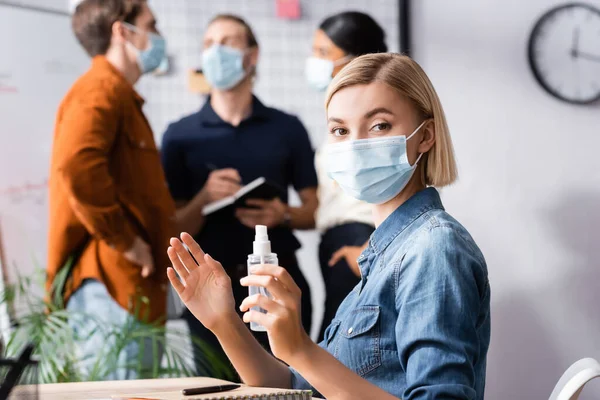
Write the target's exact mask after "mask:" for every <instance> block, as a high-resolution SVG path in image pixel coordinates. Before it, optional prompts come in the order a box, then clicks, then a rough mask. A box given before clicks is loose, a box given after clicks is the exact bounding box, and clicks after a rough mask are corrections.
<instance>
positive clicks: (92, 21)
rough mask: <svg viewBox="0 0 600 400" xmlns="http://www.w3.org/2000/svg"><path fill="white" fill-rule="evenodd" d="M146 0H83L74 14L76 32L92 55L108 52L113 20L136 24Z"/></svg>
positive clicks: (79, 39) (74, 29)
mask: <svg viewBox="0 0 600 400" xmlns="http://www.w3.org/2000/svg"><path fill="white" fill-rule="evenodd" d="M144 3H146V0H83V1H82V2H81V3H80V4H79V5H78V6H77V8H76V9H75V13H74V14H73V20H72V26H73V32H75V36H76V37H77V40H78V41H79V43H81V46H83V48H84V49H85V51H86V52H87V53H88V54H89V55H90V57H94V56H97V55H103V54H106V52H107V51H108V48H109V47H110V40H111V38H112V26H113V24H114V23H115V22H116V21H123V22H128V23H130V24H135V19H136V18H137V17H138V15H139V14H140V12H141V11H142V7H143V5H144Z"/></svg>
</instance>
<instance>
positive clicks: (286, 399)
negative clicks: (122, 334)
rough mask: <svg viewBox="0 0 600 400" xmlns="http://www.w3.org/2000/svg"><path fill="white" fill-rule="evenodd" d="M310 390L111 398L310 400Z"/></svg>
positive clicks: (247, 388)
mask: <svg viewBox="0 0 600 400" xmlns="http://www.w3.org/2000/svg"><path fill="white" fill-rule="evenodd" d="M312 398H313V397H312V392H311V391H310V390H289V389H269V388H257V387H250V386H242V387H240V388H239V389H235V390H231V391H228V392H221V393H212V394H203V395H194V396H184V395H182V394H181V391H176V392H174V391H171V392H151V393H140V394H127V395H124V396H123V395H115V396H112V399H113V400H312Z"/></svg>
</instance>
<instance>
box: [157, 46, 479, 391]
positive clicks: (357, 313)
mask: <svg viewBox="0 0 600 400" xmlns="http://www.w3.org/2000/svg"><path fill="white" fill-rule="evenodd" d="M326 105H327V117H328V126H329V132H330V144H329V145H328V146H327V148H326V150H325V151H327V153H328V160H329V161H328V163H327V165H326V168H327V170H328V173H329V175H330V176H331V177H332V178H333V179H334V180H335V181H336V182H338V184H339V185H340V186H341V187H342V188H343V189H344V190H345V191H346V193H348V194H350V195H352V196H354V197H356V198H358V199H360V200H363V201H366V202H368V203H371V204H373V216H374V220H375V225H376V227H377V228H376V230H375V232H374V233H373V236H372V237H371V240H370V241H369V245H368V247H367V249H366V250H365V251H364V252H363V253H362V255H361V256H360V258H359V267H360V269H361V275H362V280H361V282H360V283H359V285H358V286H357V287H356V288H355V289H354V290H353V291H352V292H350V294H349V295H348V297H346V299H345V300H344V301H343V302H342V304H341V305H340V308H339V310H338V312H337V314H336V316H335V318H334V319H333V321H332V323H331V325H330V326H329V327H328V329H327V331H326V332H325V339H324V340H323V341H322V342H321V343H320V344H319V345H316V344H314V343H313V342H312V341H311V340H310V338H309V336H308V334H307V333H306V332H305V331H304V330H303V328H302V322H301V310H300V298H301V293H300V290H299V289H298V286H297V285H296V284H295V283H294V281H293V280H292V278H291V277H290V275H289V274H288V273H287V272H286V271H285V269H284V268H281V267H276V266H269V265H263V266H259V267H257V268H256V269H255V270H254V271H253V275H252V276H248V277H245V278H243V279H242V281H241V282H242V285H244V286H262V287H265V288H267V289H268V290H269V291H270V293H271V294H272V295H273V298H267V297H264V296H260V295H259V296H253V297H248V298H246V299H245V300H244V301H243V303H242V305H241V307H240V309H241V310H242V311H243V312H245V314H244V315H243V321H244V322H246V323H248V322H250V321H254V322H257V323H259V324H262V325H264V326H265V327H266V329H267V331H268V334H269V340H270V343H271V349H272V350H273V354H274V355H275V357H277V358H275V357H273V356H271V355H269V354H268V353H267V352H266V351H265V350H263V349H262V348H261V347H260V345H259V344H258V342H256V341H255V340H253V337H252V335H251V334H250V333H249V331H248V329H247V328H246V327H245V326H244V324H243V323H242V320H240V318H239V317H238V316H237V314H236V312H235V310H234V309H233V308H234V301H233V297H232V294H231V282H230V280H229V277H228V276H227V274H226V273H225V272H224V270H223V268H222V267H221V265H220V264H219V263H218V262H217V261H215V260H214V259H212V258H211V257H210V256H209V255H207V254H204V253H203V252H202V250H201V249H200V247H199V246H198V245H197V244H196V243H195V242H194V241H193V240H192V239H191V237H190V236H189V235H187V234H182V240H183V242H184V243H185V244H187V245H188V247H189V248H190V250H191V252H192V254H193V256H194V258H195V260H196V261H197V262H196V261H195V260H194V259H193V258H192V257H191V256H190V254H189V253H188V252H187V251H186V249H185V248H184V246H183V244H182V243H181V242H180V241H179V240H177V239H172V241H171V246H172V247H171V248H169V250H168V254H169V257H170V259H171V261H172V263H173V267H174V269H173V268H169V269H168V275H169V278H170V280H171V283H172V284H173V286H174V287H175V289H176V290H177V292H178V293H179V295H180V296H181V299H182V300H183V301H184V303H185V304H186V305H187V306H188V308H189V309H190V310H191V311H192V313H193V314H194V315H195V316H196V317H197V318H198V319H199V320H200V321H202V323H203V324H204V325H205V326H206V327H208V328H209V329H211V330H212V331H213V332H214V333H215V335H216V336H217V337H218V338H219V341H220V342H221V344H222V345H223V348H224V349H225V352H226V353H227V355H228V357H229V358H230V360H231V362H232V363H233V365H234V366H235V368H236V369H237V371H238V373H239V374H240V376H241V377H242V379H243V380H244V382H245V383H247V384H249V385H254V386H271V387H282V388H311V387H312V388H313V389H314V390H316V391H317V392H318V393H320V394H322V395H323V396H324V397H326V398H327V399H329V400H331V399H381V400H384V399H394V398H402V399H405V400H410V399H477V400H480V399H483V395H484V386H485V367H486V358H487V350H488V346H489V342H490V287H489V282H488V276H487V267H486V263H485V260H484V257H483V255H482V254H481V252H480V250H479V249H478V247H477V245H476V244H475V242H474V240H473V239H472V238H471V236H470V235H469V233H468V232H467V231H466V230H465V228H464V227H463V226H462V225H460V223H458V222H457V221H456V220H455V219H453V218H452V217H451V216H450V215H448V214H447V213H446V212H445V211H444V208H443V206H442V203H441V200H440V197H439V195H438V192H437V190H436V189H435V188H436V187H443V186H447V185H449V184H451V183H453V182H454V180H455V179H456V175H457V172H456V164H455V160H454V153H453V149H452V142H451V140H450V135H449V133H448V127H447V124H446V119H445V117H444V112H443V110H442V106H441V104H440V101H439V99H438V96H437V94H436V92H435V90H434V88H433V86H432V85H431V82H430V81H429V79H428V78H427V76H426V75H425V73H424V72H423V70H422V69H421V68H420V67H419V65H417V63H415V62H414V61H413V60H411V59H410V58H408V57H405V56H402V55H398V54H371V55H365V56H361V57H359V58H357V59H355V60H354V61H352V62H351V63H350V64H349V65H348V66H346V67H345V68H344V69H343V70H342V71H341V72H340V73H339V74H338V75H337V76H336V77H335V79H334V80H333V82H332V84H331V86H330V88H329V92H328V94H327V101H326ZM175 271H177V273H178V274H179V276H180V277H181V281H180V280H179V279H178V278H177V276H176V274H175ZM254 306H260V307H262V308H263V309H264V310H266V313H264V314H263V313H260V312H257V311H253V310H251V307H254ZM278 359H279V360H282V361H283V362H284V363H285V364H284V363H282V362H280V361H279V360H278ZM286 364H287V365H289V367H288V366H287V365H286Z"/></svg>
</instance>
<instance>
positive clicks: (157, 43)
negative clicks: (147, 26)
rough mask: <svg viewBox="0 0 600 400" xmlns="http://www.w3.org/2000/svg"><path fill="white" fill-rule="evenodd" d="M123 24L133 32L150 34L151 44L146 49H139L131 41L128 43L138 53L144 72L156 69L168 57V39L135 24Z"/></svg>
mask: <svg viewBox="0 0 600 400" xmlns="http://www.w3.org/2000/svg"><path fill="white" fill-rule="evenodd" d="M123 25H125V27H126V28H127V29H129V30H131V31H133V32H136V33H144V34H146V35H148V42H149V46H148V48H146V49H145V50H140V49H138V48H137V47H135V46H134V45H133V44H132V43H131V42H127V43H128V45H129V46H130V47H131V48H132V49H133V51H135V53H136V58H137V63H138V65H139V67H140V71H142V74H145V73H148V72H152V71H154V70H155V69H156V68H158V67H159V66H160V64H161V63H162V62H163V60H164V59H165V58H166V53H167V41H166V40H165V38H163V37H162V36H160V35H159V34H157V33H152V32H146V31H143V30H141V29H139V28H138V27H137V26H135V25H131V24H128V23H124V24H123Z"/></svg>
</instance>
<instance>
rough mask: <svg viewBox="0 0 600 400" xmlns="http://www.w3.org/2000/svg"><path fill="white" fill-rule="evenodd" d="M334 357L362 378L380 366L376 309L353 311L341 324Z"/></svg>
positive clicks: (372, 307)
mask: <svg viewBox="0 0 600 400" xmlns="http://www.w3.org/2000/svg"><path fill="white" fill-rule="evenodd" d="M338 336H339V337H340V338H339V340H338V341H337V342H336V345H335V351H334V356H335V357H336V358H337V359H338V360H340V361H341V362H342V363H343V364H344V365H346V367H348V368H350V369H352V370H353V371H355V372H356V373H357V374H359V375H360V376H364V375H366V374H368V373H369V372H371V371H373V370H374V369H376V368H377V367H379V366H380V365H381V348H380V326H379V306H362V307H358V308H356V309H355V310H354V311H352V312H351V313H350V314H349V315H347V316H346V318H344V321H342V322H341V323H340V328H339V335H338Z"/></svg>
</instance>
